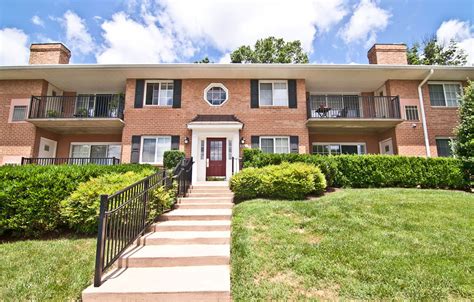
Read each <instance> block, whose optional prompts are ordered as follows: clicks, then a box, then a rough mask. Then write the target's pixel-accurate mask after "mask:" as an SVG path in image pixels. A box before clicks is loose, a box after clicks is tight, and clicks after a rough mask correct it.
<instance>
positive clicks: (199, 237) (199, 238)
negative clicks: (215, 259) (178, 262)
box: [138, 231, 230, 248]
mask: <svg viewBox="0 0 474 302" xmlns="http://www.w3.org/2000/svg"><path fill="white" fill-rule="evenodd" d="M229 243H230V231H196V232H193V231H174V232H154V233H148V234H145V235H144V236H143V237H141V238H140V239H138V245H158V244H159V245H163V244H180V245H182V244H229ZM183 248H184V247H183Z"/></svg>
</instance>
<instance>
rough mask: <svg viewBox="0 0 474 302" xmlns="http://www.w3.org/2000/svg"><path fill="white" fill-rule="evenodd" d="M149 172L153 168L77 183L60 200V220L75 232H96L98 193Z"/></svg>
mask: <svg viewBox="0 0 474 302" xmlns="http://www.w3.org/2000/svg"><path fill="white" fill-rule="evenodd" d="M151 174H153V170H150V169H146V170H143V171H141V172H133V171H129V172H126V173H111V174H105V175H102V176H99V177H96V178H92V179H90V180H89V181H86V182H83V183H81V184H79V186H78V188H77V189H76V190H75V191H74V192H73V193H72V194H71V195H70V196H69V197H68V198H66V199H65V200H63V201H62V202H61V211H60V213H61V217H62V220H63V221H64V223H65V224H67V225H68V227H69V228H70V229H72V230H74V231H76V232H77V233H82V234H95V233H97V227H98V223H99V220H98V218H99V210H100V195H102V194H108V195H110V194H113V193H115V192H117V191H119V190H121V189H124V188H126V187H128V186H129V185H131V184H133V183H135V182H137V181H139V180H141V179H143V178H145V177H147V176H148V175H151Z"/></svg>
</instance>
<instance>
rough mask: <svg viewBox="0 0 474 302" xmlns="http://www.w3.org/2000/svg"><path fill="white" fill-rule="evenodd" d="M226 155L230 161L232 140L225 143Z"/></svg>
mask: <svg viewBox="0 0 474 302" xmlns="http://www.w3.org/2000/svg"><path fill="white" fill-rule="evenodd" d="M227 153H228V155H227V156H228V157H229V159H232V140H231V139H229V140H228V141H227Z"/></svg>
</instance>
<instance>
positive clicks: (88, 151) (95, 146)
mask: <svg viewBox="0 0 474 302" xmlns="http://www.w3.org/2000/svg"><path fill="white" fill-rule="evenodd" d="M121 150H122V146H121V145H120V144H118V143H71V150H70V156H71V157H72V158H111V157H115V158H119V159H120V153H121Z"/></svg>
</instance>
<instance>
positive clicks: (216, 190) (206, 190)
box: [189, 187, 232, 193]
mask: <svg viewBox="0 0 474 302" xmlns="http://www.w3.org/2000/svg"><path fill="white" fill-rule="evenodd" d="M189 193H232V191H231V190H230V189H229V188H212V187H210V188H193V189H189Z"/></svg>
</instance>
